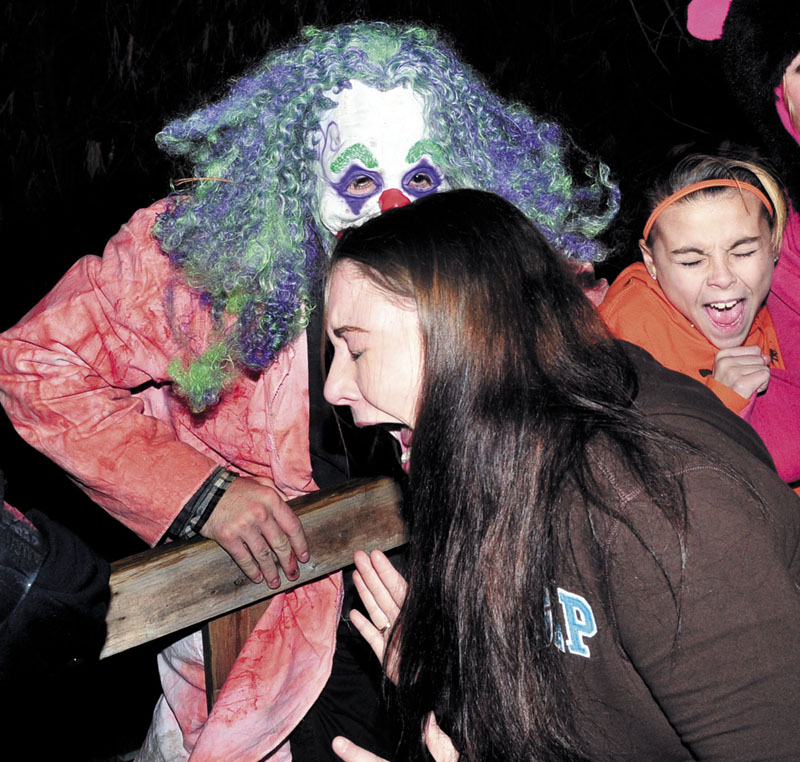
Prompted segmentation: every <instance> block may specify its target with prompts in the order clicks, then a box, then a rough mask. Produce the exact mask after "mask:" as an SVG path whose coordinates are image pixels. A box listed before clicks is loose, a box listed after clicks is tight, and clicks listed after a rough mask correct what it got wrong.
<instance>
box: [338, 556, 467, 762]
mask: <svg viewBox="0 0 800 762" xmlns="http://www.w3.org/2000/svg"><path fill="white" fill-rule="evenodd" d="M387 563H388V561H387ZM332 745H333V750H334V752H335V753H336V756H338V757H340V758H341V759H343V760H344V762H387V761H386V760H385V759H384V758H383V757H379V756H377V755H376V754H373V753H372V752H370V751H367V750H366V749H362V748H361V747H360V746H356V744H354V743H353V742H352V741H348V740H347V739H346V738H344V737H342V736H337V737H336V738H334V739H333V744H332ZM425 746H427V747H428V751H429V752H430V753H431V756H432V757H433V758H434V760H436V762H458V752H457V751H456V749H455V746H453V742H452V741H451V740H450V736H448V735H447V734H446V733H445V732H444V731H443V730H442V729H441V728H440V727H439V725H438V724H437V722H436V718H435V717H434V716H433V712H431V713H430V714H429V715H428V721H427V722H426V723H425Z"/></svg>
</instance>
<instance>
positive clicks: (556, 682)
mask: <svg viewBox="0 0 800 762" xmlns="http://www.w3.org/2000/svg"><path fill="white" fill-rule="evenodd" d="M343 260H346V261H348V262H352V263H355V264H356V265H357V266H358V267H359V268H360V269H361V270H362V272H363V273H364V274H365V275H366V276H367V277H368V278H370V279H371V280H372V281H373V282H374V283H375V284H376V285H378V286H379V287H380V288H382V289H384V290H385V291H386V292H387V293H388V294H390V295H399V296H403V297H407V298H410V299H413V300H414V301H415V302H416V305H417V308H418V311H419V322H420V330H421V336H422V341H423V351H424V370H423V373H424V379H423V384H422V391H421V396H420V402H419V407H418V417H417V421H416V426H415V431H414V440H413V455H412V458H411V468H410V474H409V479H410V482H409V499H408V501H407V505H406V508H405V511H406V520H407V523H408V531H409V540H410V541H409V559H408V566H407V567H406V572H407V576H408V581H409V592H408V597H407V599H406V602H405V605H404V607H403V610H402V614H401V618H400V620H399V623H398V627H397V628H396V629H395V632H399V635H398V637H399V639H400V649H401V650H400V671H399V681H398V686H397V696H398V700H399V705H400V708H401V712H402V719H403V724H404V728H405V732H404V735H403V741H402V744H401V749H400V751H399V753H398V756H397V758H398V759H403V760H405V759H411V760H415V759H424V758H426V753H425V751H424V749H423V748H422V745H421V740H420V739H421V732H420V729H421V727H422V725H423V723H424V721H425V718H426V716H427V714H428V712H430V711H433V712H435V714H436V716H437V718H438V720H439V722H440V724H441V725H442V727H443V729H444V730H445V731H446V732H447V733H449V734H450V735H451V737H452V738H453V741H454V743H455V745H456V747H457V748H458V750H459V752H460V753H461V755H462V756H461V758H462V760H465V762H466V761H469V762H472V761H474V762H488V761H489V760H504V761H505V762H508V761H509V760H518V761H519V762H522V761H523V760H525V762H529V761H530V760H567V759H569V760H575V759H586V750H585V749H581V748H580V745H579V744H578V743H577V742H576V741H575V740H574V738H573V735H572V732H571V725H570V721H569V718H570V715H571V711H570V696H569V692H568V690H567V689H566V687H565V681H564V680H563V679H561V678H562V665H561V661H560V659H559V654H558V651H557V650H556V648H555V647H554V646H553V645H552V642H551V640H552V639H551V632H550V629H549V627H548V624H547V616H546V610H545V608H546V604H545V591H549V595H550V600H555V595H556V594H555V589H554V588H555V562H556V556H557V553H558V549H559V548H563V547H564V541H565V538H563V537H559V536H558V534H559V531H560V530H559V529H558V527H559V526H563V521H562V516H563V514H564V513H565V511H566V508H567V507H568V506H567V505H565V504H564V503H565V502H566V501H565V500H563V499H562V498H563V497H564V496H566V495H568V496H570V498H571V499H575V498H577V499H583V500H584V502H585V504H586V505H587V506H588V505H594V506H596V507H597V508H599V509H601V510H605V511H607V512H608V513H611V514H613V515H617V514H616V513H615V510H616V508H615V506H614V505H606V500H605V499H604V496H603V492H602V490H600V489H599V488H598V486H597V483H596V480H595V477H594V472H593V468H592V458H591V456H590V444H591V443H593V442H594V441H595V440H597V439H598V438H600V437H601V438H602V441H603V448H604V451H605V452H611V454H612V456H613V457H614V459H615V461H618V462H620V463H621V464H622V467H624V468H626V469H627V470H628V471H630V472H631V473H632V474H633V475H634V478H636V479H638V481H639V482H640V483H641V484H642V486H643V487H644V489H645V490H646V492H647V493H648V494H649V495H650V496H651V498H652V499H653V501H654V502H655V504H656V505H657V506H658V508H660V509H661V510H662V511H663V512H664V514H665V515H666V516H667V517H668V519H669V520H670V522H671V523H672V525H673V527H674V528H675V531H676V533H677V535H678V537H679V538H681V539H682V538H683V536H684V533H685V504H684V501H683V499H682V495H681V492H680V487H679V486H676V485H675V484H673V483H672V482H671V480H670V479H669V478H667V477H666V476H664V473H665V470H664V469H663V468H662V467H660V466H659V465H658V464H657V463H656V462H655V459H654V458H653V457H652V456H651V454H650V453H651V452H652V449H651V444H652V440H653V439H654V438H656V439H657V438H658V437H659V436H660V435H658V433H657V432H654V431H653V430H652V429H651V428H650V427H649V426H648V425H647V424H646V423H645V422H644V419H643V417H642V416H641V414H640V413H639V412H638V411H637V409H636V408H635V406H634V405H633V400H634V398H635V396H636V392H637V378H636V372H635V369H634V367H633V365H632V363H631V361H630V360H629V358H628V356H627V354H626V352H625V349H624V347H623V345H621V344H619V343H617V342H615V341H613V340H612V339H611V338H610V336H609V335H608V333H607V331H606V329H605V327H604V325H603V324H602V322H601V321H600V319H599V318H598V317H597V315H596V314H595V312H594V309H593V308H592V306H591V304H590V303H589V301H588V300H587V299H586V298H585V297H584V295H583V293H582V291H581V290H580V288H579V287H578V286H577V283H576V282H575V279H574V278H573V276H572V275H571V274H570V271H569V269H568V267H567V265H566V263H565V261H564V258H563V257H562V256H561V255H560V254H558V253H557V252H555V251H554V250H553V249H552V248H551V247H550V245H549V244H548V243H547V242H546V241H545V240H544V238H543V237H542V235H541V234H540V233H539V232H538V230H537V229H536V228H535V227H534V225H533V224H531V222H530V221H529V220H528V219H527V218H526V217H525V216H524V215H523V214H522V213H521V212H519V211H518V210H517V209H516V208H515V207H513V206H512V205H511V204H509V203H508V202H506V201H504V200H503V199H501V198H499V197H498V196H495V195H493V194H489V193H485V192H481V191H473V190H458V191H451V192H448V193H441V194H437V195H435V196H431V197H429V198H426V199H422V200H420V201H417V202H415V203H414V204H412V205H410V206H409V207H406V208H404V209H398V210H394V211H392V212H389V213H387V214H384V215H382V216H381V217H379V218H375V219H373V220H371V221H369V222H368V223H366V224H365V225H363V226H362V227H361V228H358V229H355V230H352V231H348V232H347V233H346V234H345V235H344V236H343V237H342V239H341V240H340V242H339V244H338V245H337V248H336V251H335V253H334V263H333V267H336V264H337V263H338V262H341V261H343ZM609 448H610V449H609ZM660 457H663V454H660ZM621 518H622V520H624V518H625V517H624V516H623V517H621ZM567 544H568V538H567Z"/></svg>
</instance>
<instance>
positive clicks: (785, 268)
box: [749, 85, 800, 482]
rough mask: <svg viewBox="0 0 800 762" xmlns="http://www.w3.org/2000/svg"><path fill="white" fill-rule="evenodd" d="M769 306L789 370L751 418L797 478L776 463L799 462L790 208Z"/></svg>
mask: <svg viewBox="0 0 800 762" xmlns="http://www.w3.org/2000/svg"><path fill="white" fill-rule="evenodd" d="M775 95H776V101H775V107H776V110H777V112H778V117H779V118H780V120H781V123H782V124H783V127H784V129H785V130H786V131H787V132H788V133H789V134H790V135H791V136H792V137H793V138H794V140H795V141H796V142H797V143H798V149H797V161H798V162H800V133H799V132H798V131H797V129H796V128H795V126H794V125H793V124H792V122H791V119H790V118H789V113H788V110H787V108H786V102H785V100H784V97H783V86H782V85H779V86H778V87H777V88H776V90H775ZM767 307H768V308H769V312H770V314H771V315H772V322H773V324H774V325H775V332H776V333H777V334H778V341H779V342H780V345H781V352H782V353H783V359H784V362H785V364H786V368H787V369H786V370H785V371H779V372H774V373H773V378H771V379H770V394H772V390H773V389H780V397H781V399H782V400H783V405H781V407H780V408H779V407H772V408H771V407H769V406H764V407H763V408H761V409H754V410H753V413H752V416H751V418H750V419H749V420H750V423H752V425H753V427H754V428H755V429H756V431H758V433H759V434H760V435H761V438H762V439H763V440H764V443H765V444H766V445H767V449H769V451H770V453H772V454H773V455H772V456H773V458H774V459H775V462H776V465H778V470H779V471H781V476H782V478H783V479H784V480H785V481H787V482H796V481H797V480H798V479H800V466H798V467H797V468H794V469H791V470H788V469H784V470H782V469H781V465H780V463H779V460H783V456H782V455H781V454H780V453H794V458H795V460H796V461H797V460H800V458H798V457H797V455H796V453H797V452H798V447H799V446H800V445H798V442H800V216H799V215H798V213H797V211H796V210H794V209H791V208H790V209H789V220H788V222H787V224H786V231H785V233H784V235H783V244H782V246H781V251H780V257H779V259H778V264H777V266H776V267H775V275H774V276H773V279H772V289H771V290H770V293H769V296H768V297H767ZM773 384H774V386H773ZM784 405H785V407H784Z"/></svg>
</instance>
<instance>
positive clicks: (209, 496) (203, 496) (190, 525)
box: [165, 466, 236, 540]
mask: <svg viewBox="0 0 800 762" xmlns="http://www.w3.org/2000/svg"><path fill="white" fill-rule="evenodd" d="M235 478H236V474H234V473H231V472H230V471H228V470H226V469H224V468H223V467H222V466H217V468H215V469H214V470H213V471H212V472H211V475H210V476H209V477H208V479H206V480H205V481H204V482H203V485H202V486H201V487H200V489H199V490H197V492H195V493H194V495H192V497H191V498H190V499H189V502H187V503H186V505H184V506H183V508H182V509H181V512H180V513H179V514H178V515H177V517H176V518H175V521H173V522H172V524H171V525H170V528H169V529H168V530H167V532H166V535H165V537H169V538H170V539H173V540H188V539H189V538H190V537H196V536H197V535H198V534H199V533H200V530H201V529H202V528H203V525H204V524H205V523H206V521H208V517H209V516H210V515H211V511H213V510H214V508H216V507H217V503H218V502H219V500H220V498H221V497H222V496H223V495H224V494H225V490H227V489H228V487H230V486H231V484H232V483H233V480H234V479H235Z"/></svg>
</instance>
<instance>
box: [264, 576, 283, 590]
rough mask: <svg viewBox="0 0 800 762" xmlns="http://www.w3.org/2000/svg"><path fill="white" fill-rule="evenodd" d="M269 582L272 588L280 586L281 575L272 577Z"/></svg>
mask: <svg viewBox="0 0 800 762" xmlns="http://www.w3.org/2000/svg"><path fill="white" fill-rule="evenodd" d="M267 584H268V585H269V586H270V587H271V588H276V587H280V586H281V579H280V577H275V579H271V580H270V581H269V582H267Z"/></svg>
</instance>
